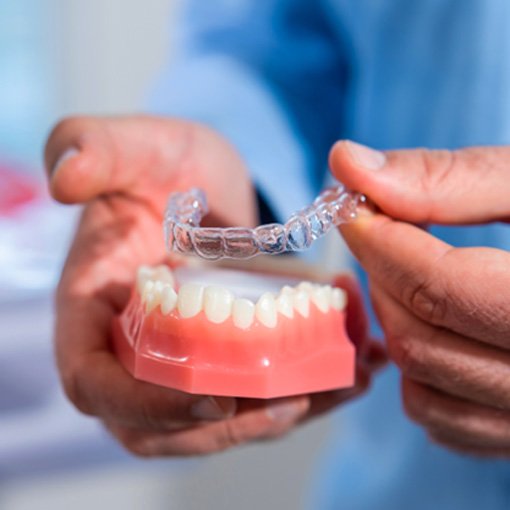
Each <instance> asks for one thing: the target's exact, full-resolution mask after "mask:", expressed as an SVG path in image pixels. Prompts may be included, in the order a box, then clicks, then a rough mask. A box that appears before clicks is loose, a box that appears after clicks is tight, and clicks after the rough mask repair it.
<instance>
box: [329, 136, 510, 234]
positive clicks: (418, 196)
mask: <svg viewBox="0 0 510 510" xmlns="http://www.w3.org/2000/svg"><path fill="white" fill-rule="evenodd" d="M509 162H510V148H508V147H473V148H468V149H461V150H456V151H447V150H427V149H414V150H398V151H387V152H379V151H375V150H373V149H370V148H369V147H365V146H363V145H360V144H358V143H355V142H351V141H340V142H337V143H336V144H335V145H334V146H333V148H332V150H331V153H330V166H331V171H332V173H333V175H334V176H335V177H336V178H337V179H339V180H340V181H341V182H343V183H344V184H345V185H346V186H348V187H350V188H352V189H355V190H356V191H360V192H361V193H364V194H366V195H367V196H368V197H369V198H370V199H371V200H373V201H374V202H375V203H376V204H377V206H378V207H380V208H381V210H382V211H383V212H384V213H386V214H387V215H389V216H392V217H394V218H397V219H401V220H405V221H409V222H412V223H428V222H430V223H440V224H441V223H442V224H455V223H460V224H462V223H477V222H485V221H493V220H505V219H507V218H509V217H510V202H509V201H508V196H509V195H510V166H509V164H508V163H509Z"/></svg>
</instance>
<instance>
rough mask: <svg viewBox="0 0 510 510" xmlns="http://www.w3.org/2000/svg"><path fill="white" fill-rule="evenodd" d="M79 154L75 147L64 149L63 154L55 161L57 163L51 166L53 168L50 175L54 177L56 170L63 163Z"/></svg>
mask: <svg viewBox="0 0 510 510" xmlns="http://www.w3.org/2000/svg"><path fill="white" fill-rule="evenodd" d="M79 153H80V151H79V150H78V149H76V148H75V147H69V148H68V149H66V150H65V151H64V152H63V154H62V155H61V156H60V157H59V158H58V159H57V162H56V163H55V164H54V165H53V168H52V169H51V175H54V174H55V173H56V172H57V170H58V169H59V168H60V167H61V166H62V165H63V164H64V162H65V161H67V160H68V159H71V158H74V156H77V155H78V154H79Z"/></svg>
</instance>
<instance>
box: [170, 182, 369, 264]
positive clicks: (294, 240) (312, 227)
mask: <svg viewBox="0 0 510 510" xmlns="http://www.w3.org/2000/svg"><path fill="white" fill-rule="evenodd" d="M365 200H366V199H365V197H364V195H361V194H360V193H356V192H353V191H350V190H348V189H346V188H345V187H344V186H343V185H340V186H337V187H334V188H329V189H326V190H324V191H323V192H322V193H320V194H319V196H318V197H317V198H316V199H315V200H314V201H313V203H312V204H311V205H310V206H308V207H305V208H304V209H301V210H300V211H298V212H296V213H294V214H293V215H292V216H291V217H290V218H289V220H288V221H287V223H285V225H281V224H280V223H270V224H267V225H261V226H259V227H257V228H254V229H249V228H241V227H229V228H218V227H215V228H205V227H200V221H201V220H202V218H203V217H204V216H205V215H206V214H207V212H208V208H207V199H206V196H205V193H204V192H203V191H202V190H201V189H198V188H192V189H190V190H189V191H186V192H177V193H173V194H172V195H170V198H169V201H168V206H167V209H166V211H165V219H164V223H163V227H164V233H165V241H166V245H167V249H168V250H169V251H171V252H179V253H183V254H185V255H191V254H194V255H198V256H200V257H202V258H204V259H208V260H217V259H221V258H234V259H247V258H250V257H254V256H255V255H259V254H266V255H267V254H269V255H274V254H278V253H283V252H291V251H301V250H305V249H307V248H309V247H310V245H311V244H312V242H313V241H315V240H316V239H318V238H319V237H322V236H323V235H324V234H326V233H327V232H328V231H329V230H331V229H332V228H333V227H335V226H337V225H340V224H341V223H346V222H348V221H352V220H353V219H355V218H356V216H357V210H358V206H359V204H360V203H362V202H365Z"/></svg>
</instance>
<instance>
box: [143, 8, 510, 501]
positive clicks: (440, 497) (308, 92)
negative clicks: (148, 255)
mask: <svg viewBox="0 0 510 510" xmlns="http://www.w3.org/2000/svg"><path fill="white" fill-rule="evenodd" d="M152 97H153V103H152V109H153V110H154V111H155V112H158V113H164V114H171V115H176V116H183V117H187V118H192V119H196V120H200V121H202V122H205V123H207V124H209V125H211V126H212V127H214V128H215V129H217V130H219V131H220V132H222V133H223V134H224V135H225V136H227V137H228V138H229V139H230V140H231V141H232V142H233V143H234V144H235V145H236V147H237V148H238V150H239V151H240V152H241V154H242V156H243V157H244V158H245V160H246V161H247V163H248V165H249V167H250V169H251V171H252V174H253V176H254V179H255V181H256V183H257V184H258V186H259V187H260V189H262V190H263V192H264V194H265V195H266V197H267V199H268V201H269V203H270V205H271V206H272V207H273V208H274V210H275V211H276V212H277V214H278V215H279V216H280V217H281V218H282V219H284V218H286V217H287V216H289V215H290V213H292V212H293V211H294V210H296V209H298V208H299V207H301V206H303V205H304V204H307V203H308V202H309V201H310V200H311V199H312V198H313V196H314V195H315V193H316V192H317V191H318V189H319V188H320V187H321V186H322V184H323V183H324V179H325V175H326V159H327V154H328V151H329V148H330V146H331V144H332V143H333V142H334V141H335V140H337V139H339V138H350V139H353V140H356V141H359V142H361V143H365V144H367V145H371V146H373V147H376V148H381V149H391V148H402V147H417V146H427V147H443V148H456V147H461V146H466V145H493V144H508V143H509V142H510V2H508V1H507V0H421V1H412V0H315V1H313V0H261V1H256V0H252V1H249V0H230V1H229V0H215V1H213V0H208V1H203V0H194V1H193V0H191V1H188V2H187V3H186V5H185V9H184V11H183V12H182V16H181V19H180V21H179V36H178V43H177V58H176V61H174V62H173V64H172V65H171V66H169V67H168V69H167V70H166V71H165V72H164V73H163V75H162V76H161V79H160V80H159V82H158V86H157V87H156V89H155V90H154V94H153V95H152ZM509 172H510V170H509ZM433 233H434V234H435V235H438V236H440V237H442V238H443V239H445V240H447V241H448V242H450V243H452V244H454V245H486V246H496V247H500V248H503V249H509V248H510V232H509V229H508V227H506V226H502V225H491V226H482V227H469V228H467V227H463V228H446V227H442V228H435V229H434V230H433ZM340 427H341V433H339V434H338V437H336V438H334V439H333V440H332V442H331V447H330V448H328V454H327V455H326V457H325V458H323V459H322V462H321V466H320V469H318V470H316V476H315V478H314V480H313V483H312V485H313V487H312V491H311V493H310V498H309V506H310V508H313V509H330V508H331V509H333V508H344V509H348V510H356V509H360V510H361V509H363V510H365V509H383V510H384V509H392V510H393V509H396V508H413V509H416V510H421V509H424V510H425V509H430V508H434V509H435V510H443V509H444V510H451V509H457V508H459V509H464V510H469V509H477V510H478V509H480V508H490V509H508V508H510V467H509V466H508V463H504V462H499V461H494V460H479V459H474V458H470V457H464V456H460V455H457V454H455V453H451V452H449V451H447V450H445V449H441V448H439V447H436V446H435V445H433V444H432V443H430V441H428V440H427V438H426V436H425V434H424V432H423V430H422V429H421V428H419V427H417V426H415V425H413V424H412V423H411V422H410V421H409V420H408V419H407V418H406V417H405V416H404V414H403V411H402V405H401V401H400V391H399V375H398V371H397V370H396V369H394V368H391V369H389V370H387V371H386V373H385V374H384V375H383V376H381V377H379V378H378V379H377V381H376V383H375V386H374V387H373V389H372V390H371V392H370V394H369V396H368V397H365V398H363V399H361V400H359V401H358V402H356V403H355V404H352V405H350V406H348V407H347V408H345V409H344V410H343V411H341V413H340V417H339V428H340Z"/></svg>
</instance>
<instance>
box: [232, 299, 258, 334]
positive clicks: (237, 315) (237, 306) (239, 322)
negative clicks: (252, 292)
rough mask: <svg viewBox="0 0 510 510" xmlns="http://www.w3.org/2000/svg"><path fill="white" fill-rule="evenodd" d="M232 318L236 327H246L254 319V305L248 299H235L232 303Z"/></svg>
mask: <svg viewBox="0 0 510 510" xmlns="http://www.w3.org/2000/svg"><path fill="white" fill-rule="evenodd" d="M232 319H233V321H234V325H235V326H237V327H238V328H241V329H248V328H249V327H250V326H251V325H252V324H253V320H254V319H255V305H254V304H253V303H252V302H251V301H250V300H249V299H236V300H235V301H234V304H233V305H232Z"/></svg>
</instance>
